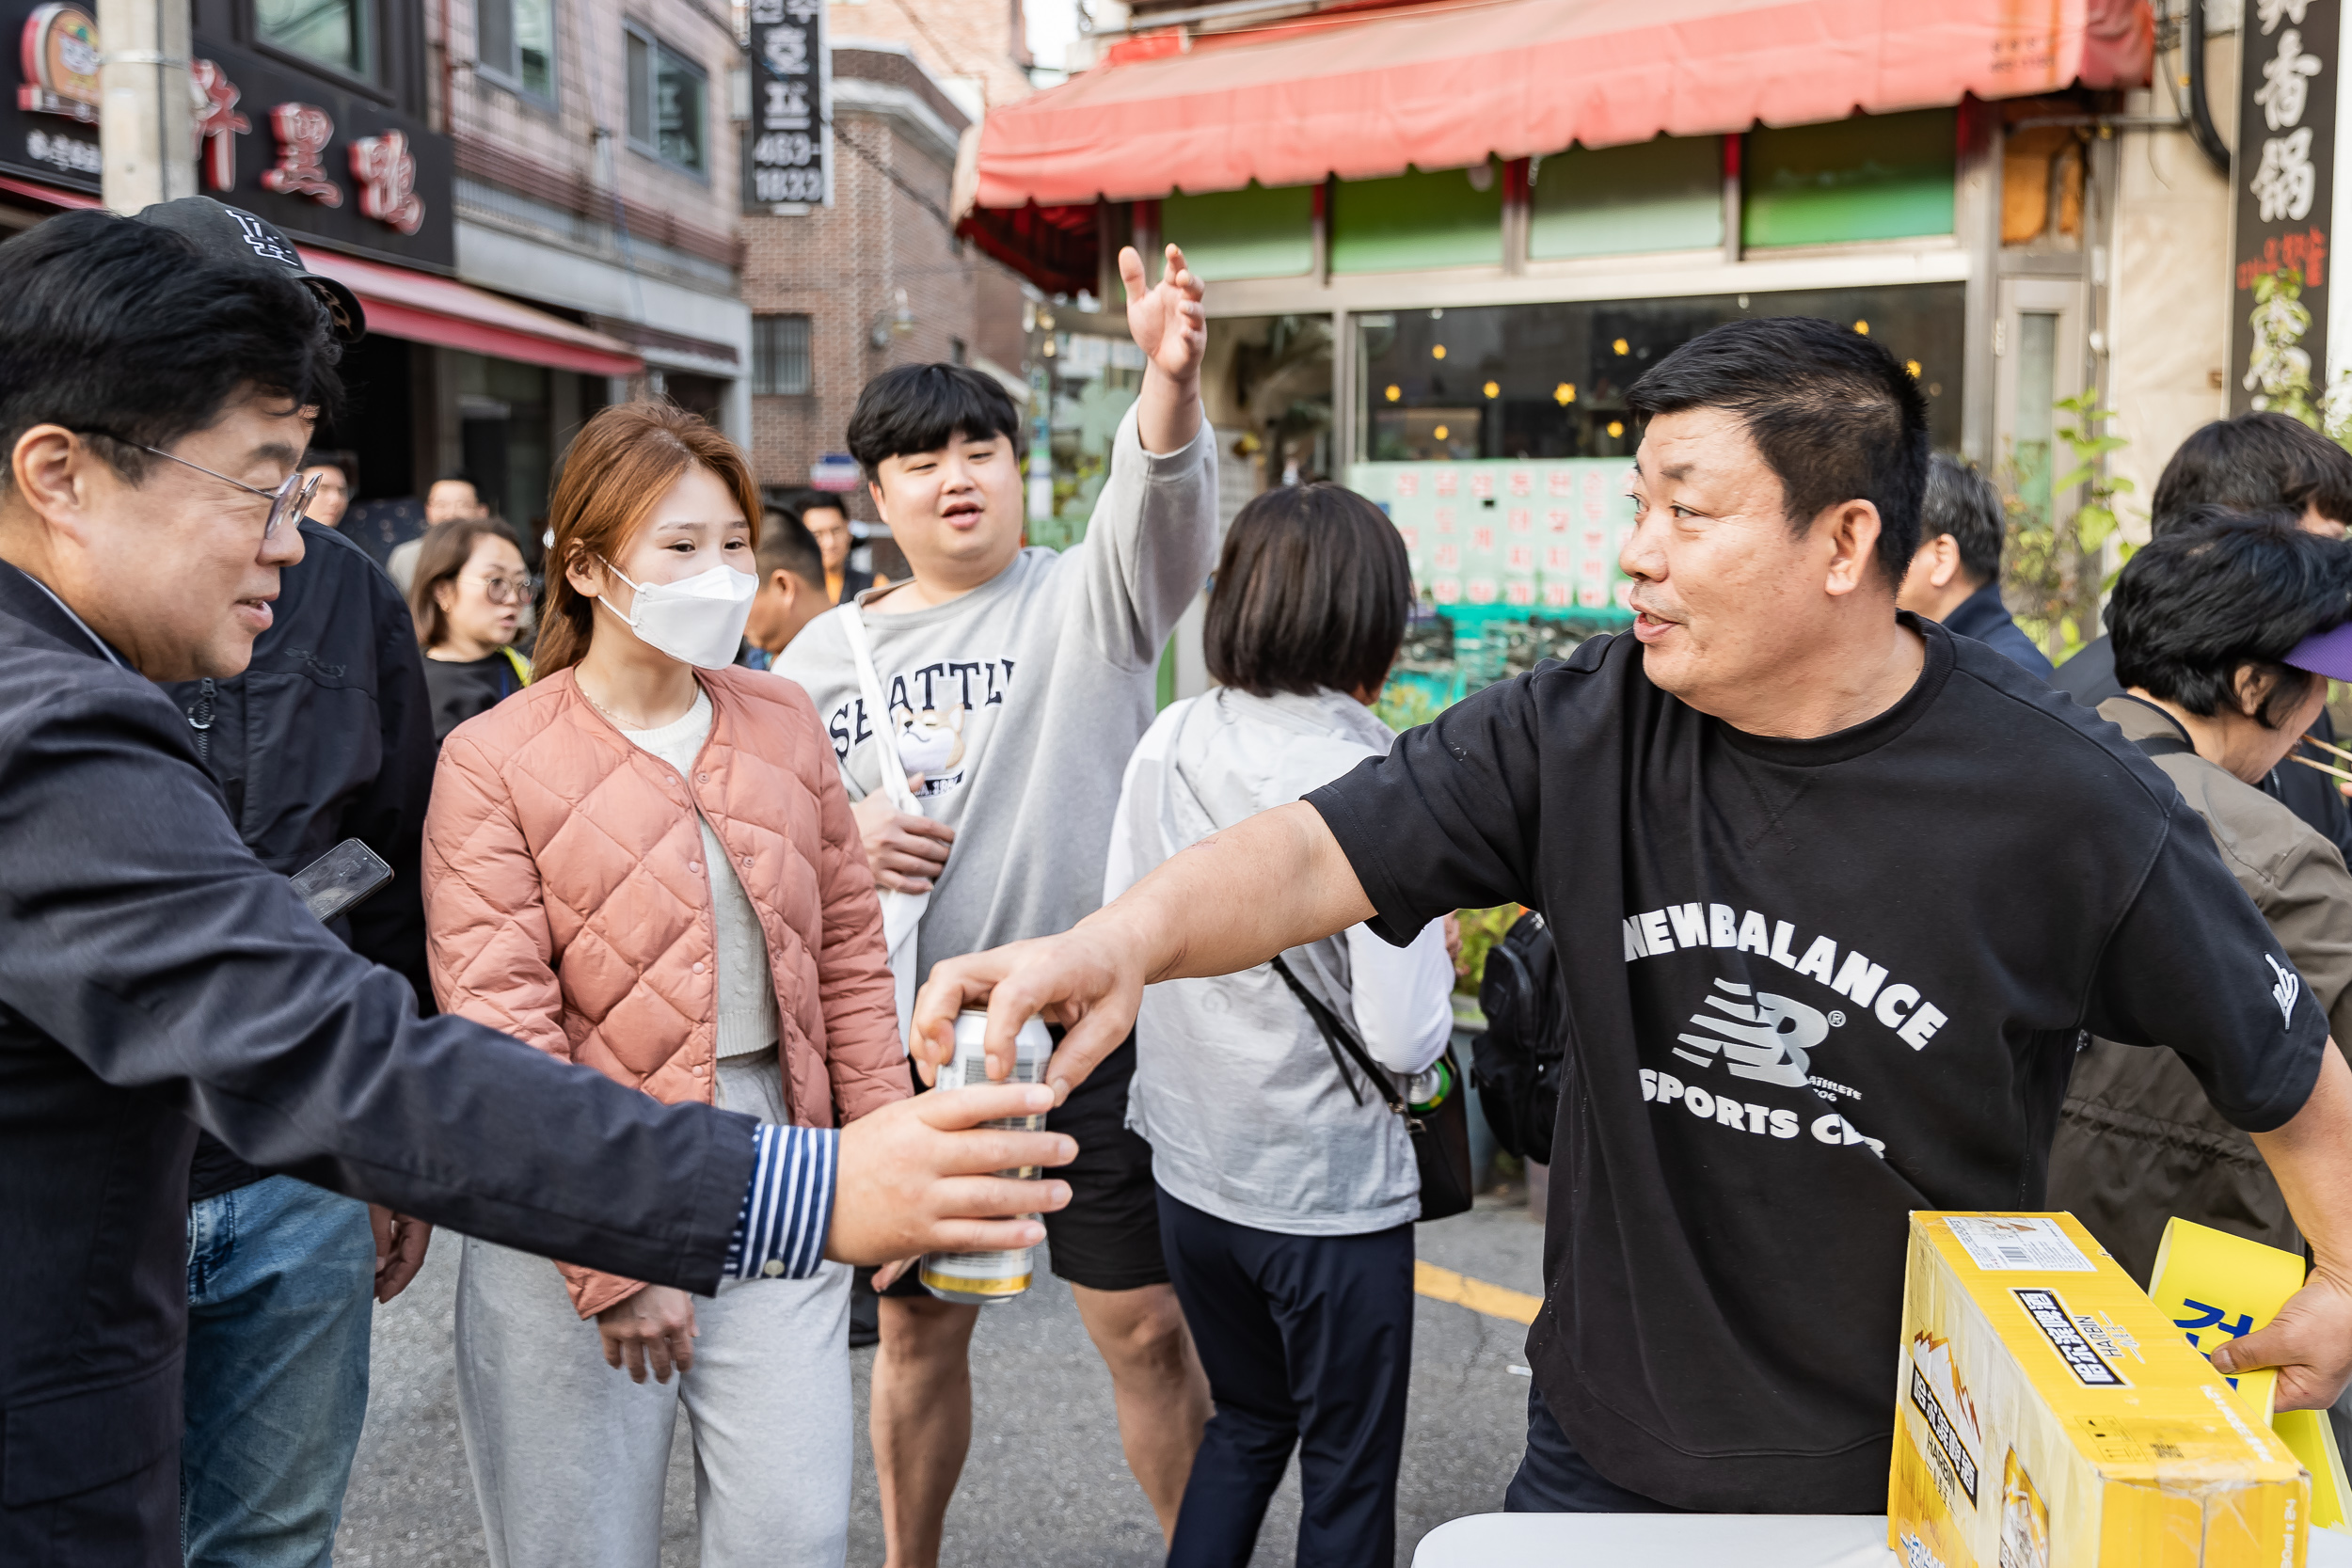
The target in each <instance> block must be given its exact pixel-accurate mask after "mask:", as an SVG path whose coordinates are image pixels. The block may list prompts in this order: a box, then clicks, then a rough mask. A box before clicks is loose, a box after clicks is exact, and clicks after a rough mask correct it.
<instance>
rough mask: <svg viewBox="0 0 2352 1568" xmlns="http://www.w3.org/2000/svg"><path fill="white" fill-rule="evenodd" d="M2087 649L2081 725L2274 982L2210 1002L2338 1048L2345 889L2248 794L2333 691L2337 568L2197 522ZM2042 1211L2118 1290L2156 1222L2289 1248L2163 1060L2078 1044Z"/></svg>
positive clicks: (2241, 1154) (2287, 540)
mask: <svg viewBox="0 0 2352 1568" xmlns="http://www.w3.org/2000/svg"><path fill="white" fill-rule="evenodd" d="M2106 624H2107V632H2108V635H2109V637H2110V638H2111V639H2112V641H2113V646H2114V649H2115V671H2116V676H2117V678H2118V679H2119V680H2120V681H2122V685H2123V688H2124V695H2122V696H2121V697H2110V698H2109V699H2107V700H2106V702H2104V703H2102V704H2100V705H2099V717H2100V718H2102V719H2105V720H2106V721H2109V722H2110V723H2113V724H2115V725H2117V726H2118V727H2119V728H2121V729H2122V732H2123V737H2124V738H2125V739H2127V740H2130V741H2132V742H2134V743H2135V744H2136V745H2137V746H2138V747H2139V748H2140V749H2141V750H2142V751H2143V752H2147V753H2148V754H2149V756H2150V758H2151V759H2152V760H2153V762H2154V763H2155V765H2156V767H2157V768H2161V769H2162V770H2163V771H2164V773H2165V774H2166V775H2167V776H2168V777H2169V779H2170V780H2171V782H2172V784H2173V785H2174V786H2175V787H2177V788H2178V789H2179V791H2180V793H2181V798H2182V799H2183V800H2185V801H2186V802H2187V803H2188V805H2189V807H2190V809H2192V810H2193V811H2195V812H2196V813H2197V815H2198V816H2201V817H2203V818H2204V820H2205V826H2206V827H2207V828H2209V829H2211V830H2212V832H2213V836H2214V841H2215V843H2216V844H2217V846H2219V847H2220V850H2221V859H2222V862H2223V863H2224V864H2226V865H2227V866H2228V867H2229V868H2230V871H2231V874H2232V875H2233V876H2234V877H2235V878H2236V879H2237V881H2238V885H2239V886H2240V887H2242V888H2244V889H2245V890H2246V893H2247V895H2248V896H2249V897H2250V898H2252V899H2253V900H2254V905H2255V907H2256V908H2257V909H2259V910H2261V911H2262V913H2263V918H2264V919H2265V921H2267V922H2268V923H2269V925H2270V929H2271V932H2272V934H2273V935H2274V936H2276V937H2277V938H2278V940H2279V946H2280V958H2282V959H2283V960H2284V961H2285V965H2286V967H2285V968H2284V969H2282V970H2278V971H2277V972H2275V973H2271V974H2234V975H2231V976H2228V977H2227V978H2226V981H2224V980H2222V979H2221V978H2220V977H2217V983H2226V984H2230V985H2245V986H2252V987H2256V988H2258V989H2260V990H2268V991H2270V992H2271V994H2272V996H2273V998H2274V1000H2276V1001H2278V1003H2279V1004H2280V1010H2281V1013H2282V1014H2284V1013H2285V1012H2287V1011H2288V1010H2290V1009H2291V1008H2293V1007H2295V1006H2301V1005H2302V1001H2301V998H2300V997H2299V996H2298V995H2297V992H2298V990H2300V989H2301V988H2304V987H2308V988H2309V990H2310V992H2311V996H2310V1000H2311V1002H2312V1003H2314V1004H2316V1005H2317V1006H2319V1008H2320V1009H2321V1010H2322V1011H2323V1012H2325V1013H2326V1014H2327V1015H2328V1021H2329V1024H2330V1028H2329V1033H2330V1034H2331V1035H2333V1036H2334V1037H2335V1040H2336V1043H2337V1045H2338V1046H2339V1047H2343V1046H2345V1045H2347V1044H2352V874H2347V873H2346V871H2345V869H2344V857H2343V855H2342V854H2340V853H2339V852H2338V851H2337V849H2336V847H2335V846H2334V845H2333V844H2331V843H2329V842H2328V839H2327V838H2326V837H2325V836H2324V835H2323V834H2322V833H2320V832H2319V831H2318V830H2317V829H2315V828H2312V826H2310V825H2309V824H2308V823H2306V822H2304V821H2303V820H2302V818H2300V817H2298V816H2296V815H2295V813H2293V812H2292V811H2290V810H2288V809H2287V808H2286V806H2284V805H2283V804H2281V803H2280V801H2279V800H2278V799H2277V798H2275V797H2274V796H2272V795H2270V794H2269V793H2268V792H2267V791H2266V790H2265V788H2264V780H2265V778H2267V777H2268V776H2269V774H2270V772H2271V770H2272V769H2273V768H2279V767H2280V766H2281V765H2282V764H2283V765H2286V766H2294V765H2292V764H2285V758H2286V757H2287V754H2288V753H2289V752H2292V751H2293V750H2294V749H2295V744H2296V741H2297V740H2299V739H2300V738H2301V737H2302V736H2303V733H2304V732H2305V731H2306V730H2308V729H2310V728H2311V726H2312V721H2314V720H2315V719H2317V717H2318V716H2319V712H2320V709H2321V706H2322V705H2324V704H2325V703H2326V702H2327V700H2328V677H2329V676H2333V677H2335V678H2336V679H2339V680H2343V679H2352V548H2348V547H2347V546H2344V544H2343V543H2342V542H2340V541H2338V540H2334V539H2328V538H2323V537H2320V536H2318V535H2315V534H2312V533H2308V532H2305V531H2302V530H2301V529H2299V528H2298V527H2296V515H2295V514H2294V513H2293V512H2291V511H2288V510H2286V509H2283V508H2280V509H2277V510H2275V511H2272V512H2264V513H2255V514H2246V513H2236V512H2231V511H2228V510H2226V509H2224V508H2221V507H2204V508H2200V509H2199V512H2198V514H2197V515H2195V516H2194V517H2193V518H2191V519H2190V520H2187V521H2185V522H2184V523H2182V524H2181V525H2179V526H2178V527H2176V528H2173V529H2170V530H2168V531H2166V532H2164V533H2163V534H2160V535H2159V536H2158V537H2157V538H2156V539H2155V541H2154V542H2153V543H2152V544H2149V545H2146V546H2142V547H2141V548H2140V550H2139V552H2138V553H2137V555H2135V556H2133V557H2132V559H2131V561H2130V562H2129V563H2128V564H2126V565H2125V566H2124V568H2123V571H2122V576H2121V577H2120V578H2118V579H2117V580H2116V584H2115V596H2114V598H2113V599H2112V601H2111V602H2110V603H2109V604H2108V606H2107V612H2106ZM2045 1203H2046V1206H2047V1207H2049V1208H2052V1209H2066V1210H2071V1211H2073V1212H2074V1215H2075V1217H2076V1218H2078V1219H2080V1220H2081V1221H2082V1222H2083V1224H2084V1225H2086V1226H2088V1227H2090V1233H2091V1234H2092V1235H2094V1236H2096V1237H2097V1238H2098V1239H2099V1241H2100V1243H2102V1244H2103V1245H2105V1246H2106V1249H2107V1250H2108V1251H2109V1252H2110V1253H2112V1254H2113V1255H2114V1256H2115V1259H2116V1260H2117V1261H2118V1262H2119V1263H2121V1264H2122V1265H2123V1268H2124V1270H2125V1272H2126V1273H2129V1274H2130V1275H2133V1277H2135V1278H2137V1279H2140V1280H2143V1281H2144V1280H2146V1279H2147V1278H2148V1276H2149V1274H2150V1271H2151V1270H2152V1269H2153V1267H2154V1264H2155V1255H2156V1247H2157V1243H2159V1242H2160V1241H2161V1239H2162V1237H2163V1233H2164V1225H2165V1221H2166V1220H2167V1219H2169V1218H2170V1217H2172V1216H2174V1215H2178V1216H2179V1217H2181V1218H2182V1219H2185V1220H2194V1221H2195V1222H2197V1223H2198V1224H2200V1225H2208V1226H2212V1227H2216V1228H2217V1229H2221V1230H2228V1231H2231V1232H2233V1233H2235V1234H2237V1235H2241V1236H2246V1237H2249V1238H2251V1239H2252V1240H2254V1241H2258V1242H2266V1243H2270V1244H2271V1245H2273V1246H2278V1247H2284V1248H2287V1249H2289V1250H2290V1251H2299V1250H2300V1249H2301V1247H2302V1240H2301V1238H2300V1237H2299V1236H2298V1235H2297V1233H2296V1227H2295V1222H2294V1220H2293V1219H2292V1217H2291V1216H2290V1215H2289V1214H2288V1212H2287V1205H2286V1200H2285V1198H2284V1197H2283V1196H2281V1195H2280V1191H2279V1184H2278V1182H2277V1181H2276V1180H2273V1179H2272V1177H2271V1175H2270V1172H2269V1170H2268V1168H2267V1167H2266V1166H2265V1164H2264V1163H2263V1160H2262V1156H2261V1155H2260V1154H2259V1153H2258V1152H2257V1151H2256V1149H2255V1148H2254V1144H2253V1140H2252V1139H2250V1138H2249V1137H2248V1136H2247V1135H2246V1134H2245V1133H2244V1132H2239V1131H2238V1130H2237V1129H2236V1128H2234V1127H2233V1126H2231V1125H2230V1124H2229V1123H2228V1122H2227V1121H2225V1120H2223V1119H2222V1117H2221V1116H2220V1115H2219V1113H2217V1112H2216V1111H2215V1110H2214V1109H2213V1107H2212V1105H2211V1103H2210V1102H2209V1101H2207V1099H2206V1097H2205V1092H2204V1090H2203V1088H2202V1087H2201V1086H2200V1085H2199V1084H2198V1082H2197V1079H2196V1078H2195V1077H2194V1076H2193V1075H2192V1074H2191V1073H2190V1071H2189V1069H2188V1068H2187V1067H2186V1066H2185V1064H2184V1063H2183V1062H2182V1061H2181V1059H2180V1058H2179V1057H2178V1056H2176V1055H2174V1054H2173V1053H2171V1052H2170V1051H2166V1050H2155V1051H2144V1050H2140V1049H2138V1048H2137V1047H2134V1046H2127V1045H2119V1044H2117V1043H2115V1042H2114V1041H2112V1040H2104V1039H2093V1040H2091V1041H2090V1043H2089V1045H2087V1046H2086V1047H2085V1048H2084V1049H2083V1050H2082V1051H2081V1052H2080V1053H2078V1054H2077V1055H2076V1057H2075V1061H2074V1077H2073V1079H2072V1080H2071V1081H2070V1083H2069V1084H2068V1085H2067V1091H2066V1103H2065V1108H2064V1110H2063V1111H2062V1112H2061V1113H2060V1118H2059V1122H2058V1138H2057V1142H2056V1144H2055V1145H2054V1147H2053V1148H2052V1149H2051V1151H2050V1182H2049V1193H2048V1196H2047V1197H2046V1199H2045Z"/></svg>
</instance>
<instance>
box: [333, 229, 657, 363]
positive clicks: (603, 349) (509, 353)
mask: <svg viewBox="0 0 2352 1568" xmlns="http://www.w3.org/2000/svg"><path fill="white" fill-rule="evenodd" d="M302 260H303V263H304V264H305V265H306V266H308V267H309V268H310V270H311V271H312V272H315V273H318V274H320V275H322V276H324V277H332V278H334V279H335V280H336V281H337V282H339V283H342V284H345V285H347V286H348V287H349V288H350V290H351V292H352V293H356V294H358V296H359V304H360V306H361V307H362V308H363V309H365V310H366V311H367V313H368V330H369V331H370V332H371V333H377V332H380V333H382V334H383V335H384V336H385V337H388V338H407V339H410V340H411V341H416V342H420V343H438V344H440V345H441V346H442V347H444V348H462V349H469V350H470V351H472V352H473V353H475V354H487V355H490V356H494V357H496V358H500V359H514V360H518V361H520V362H521V363H523V364H526V365H546V366H548V367H549V368H551V369H554V370H559V371H581V372H586V373H587V374H589V375H634V374H636V373H637V372H640V371H642V370H644V368H645V362H644V360H643V359H642V358H640V357H638V356H637V354H636V352H635V351H634V350H632V349H631V348H630V347H629V346H628V344H627V343H625V342H622V341H620V340H619V339H618V338H611V337H607V336H606V335H605V334H603V333H601V332H594V331H591V330H589V329H588V328H587V327H584V326H579V325H574V324H573V323H571V322H567V321H565V320H564V319H563V318H562V317H560V316H550V315H548V313H547V312H546V311H544V310H533V309H532V308H531V307H530V306H528V305H517V304H516V303H515V301H513V300H511V299H506V298H503V297H501V296H500V295H498V294H494V293H490V292H489V291H487V290H486V289H477V288H474V287H473V286H471V285H470V284H466V283H460V282H458V281H457V280H456V279H454V278H450V277H434V276H433V275H432V274H431V273H422V272H411V271H410V270H408V269H407V268H406V267H395V266H389V265H387V264H385V263H384V262H382V261H361V260H359V259H358V257H356V256H339V255H337V254H335V253H334V252H333V251H330V250H313V249H310V248H309V247H307V246H306V247H304V249H303V251H302Z"/></svg>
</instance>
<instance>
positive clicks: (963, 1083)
mask: <svg viewBox="0 0 2352 1568" xmlns="http://www.w3.org/2000/svg"><path fill="white" fill-rule="evenodd" d="M987 1034H988V1009H986V1008H985V1007H966V1008H965V1009H964V1010H963V1011H961V1012H960V1013H958V1014H957V1015H956V1054H955V1057H954V1059H953V1060H952V1061H950V1062H948V1063H947V1064H946V1066H945V1067H942V1068H941V1069H939V1082H938V1084H937V1085H934V1086H933V1089H932V1092H933V1093H934V1094H938V1093H946V1092H949V1091H952V1090H956V1089H961V1088H965V1087H972V1088H980V1087H985V1086H987V1085H989V1084H990V1083H991V1079H990V1078H989V1076H988V1051H987V1047H986V1045H985V1044H984V1043H983V1042H984V1040H985V1038H986V1037H987ZM1053 1054H1054V1039H1053V1037H1052V1036H1051V1035H1049V1034H1047V1033H1046V1031H1045V1023H1044V1021H1043V1020H1042V1019H1037V1018H1032V1019H1030V1020H1029V1022H1026V1023H1025V1024H1023V1025H1022V1026H1021V1031H1020V1033H1019V1034H1017V1035H1015V1036H1014V1037H1013V1062H1012V1076H1011V1077H1009V1079H1007V1080H1005V1081H1006V1082H1007V1083H1011V1084H1038V1083H1042V1082H1044V1079H1045V1064H1046V1062H1047V1060H1049V1059H1050V1058H1051V1057H1052V1056H1053ZM981 1125H982V1126H984V1127H1000V1128H1006V1129H1009V1130H1010V1131H1013V1132H1043V1131H1044V1129H1045V1117H1044V1116H1043V1115H1042V1114H1039V1115H1037V1116H1028V1117H1004V1118H1002V1119H1000V1120H996V1121H989V1122H983V1123H981ZM996 1174H997V1175H999V1176H1009V1177H1012V1178H1014V1179H1016V1180H1023V1181H1034V1180H1037V1179H1038V1174H1039V1172H1038V1167H1037V1166H1035V1165H1022V1166H1019V1167H1017V1168H1015V1169H1012V1170H1005V1171H998V1172H997V1173H996ZM1030 1251H1031V1249H1030V1248H1028V1247H1014V1248H1011V1249H1009V1250H1008V1251H1004V1252H930V1253H925V1254H924V1255H923V1261H922V1264H921V1266H920V1268H919V1269H918V1271H917V1274H916V1276H915V1277H916V1278H918V1279H920V1280H921V1281H922V1283H923V1286H924V1288H925V1289H926V1290H928V1291H930V1293H931V1294H933V1295H935V1296H937V1297H939V1298H940V1299H941V1300H942V1301H964V1302H975V1303H982V1304H985V1303H988V1302H992V1301H1010V1300H1011V1299H1012V1298H1013V1297H1015V1296H1017V1295H1019V1294H1021V1293H1022V1292H1023V1291H1026V1290H1027V1289H1028V1288H1029V1275H1030V1265H1029V1253H1030Z"/></svg>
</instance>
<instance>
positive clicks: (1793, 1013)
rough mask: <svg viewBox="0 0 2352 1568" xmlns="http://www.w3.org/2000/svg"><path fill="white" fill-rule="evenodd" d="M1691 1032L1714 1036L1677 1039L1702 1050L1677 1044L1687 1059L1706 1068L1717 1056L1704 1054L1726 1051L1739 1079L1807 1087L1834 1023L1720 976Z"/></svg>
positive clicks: (1801, 1006) (1728, 1064) (1687, 1035)
mask: <svg viewBox="0 0 2352 1568" xmlns="http://www.w3.org/2000/svg"><path fill="white" fill-rule="evenodd" d="M1709 1007H1712V1008H1714V1009H1715V1011H1714V1012H1709V1011H1708V1008H1709ZM1690 1029H1692V1030H1697V1029H1708V1030H1712V1031H1714V1033H1713V1034H1711V1035H1701V1034H1692V1033H1690V1032H1688V1031H1686V1032H1684V1033H1682V1034H1680V1035H1677V1036H1676V1038H1677V1039H1678V1040H1680V1041H1681V1042H1682V1045H1687V1046H1693V1047H1696V1048H1697V1049H1696V1051H1685V1050H1683V1049H1682V1046H1676V1047H1675V1048H1674V1053H1675V1054H1676V1055H1677V1056H1679V1057H1681V1058H1682V1059H1683V1060H1684V1061H1688V1062H1696V1063H1697V1064H1698V1065H1699V1066H1701V1067H1706V1066H1708V1065H1709V1064H1710V1063H1712V1062H1713V1061H1714V1059H1715V1058H1714V1056H1713V1055H1712V1054H1708V1055H1701V1054H1698V1053H1699V1052H1707V1053H1722V1055H1723V1060H1724V1067H1725V1068H1726V1069H1729V1070H1730V1072H1731V1075H1732V1076H1733V1077H1734V1078H1753V1079H1756V1081H1757V1082H1759V1083H1765V1084H1786V1085H1788V1086H1789V1087H1791V1088H1803V1087H1804V1083H1805V1077H1806V1074H1807V1072H1808V1071H1809V1070H1810V1069H1811V1067H1812V1062H1813V1058H1812V1054H1811V1053H1812V1051H1813V1048H1814V1047H1815V1046H1818V1045H1820V1043H1821V1042H1822V1041H1823V1040H1825V1039H1827V1038H1828V1037H1829V1020H1828V1019H1827V1018H1825V1017H1823V1016H1822V1015H1821V1014H1820V1012H1818V1011H1816V1010H1815V1009H1813V1008H1811V1007H1808V1006H1805V1005H1804V1003H1802V1002H1792V1001H1790V1000H1789V999H1788V998H1787V997H1785V996H1774V995H1773V994H1772V992H1770V991H1760V990H1754V989H1753V988H1752V987H1748V986H1743V985H1740V984H1739V983H1737V982H1736V981H1731V980H1724V979H1720V978H1719V979H1717V980H1716V982H1715V989H1714V990H1712V991H1709V992H1708V997H1707V1002H1706V1004H1705V1006H1701V1007H1700V1009H1699V1010H1698V1011H1697V1012H1695V1013H1692V1015H1691V1022H1690Z"/></svg>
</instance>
